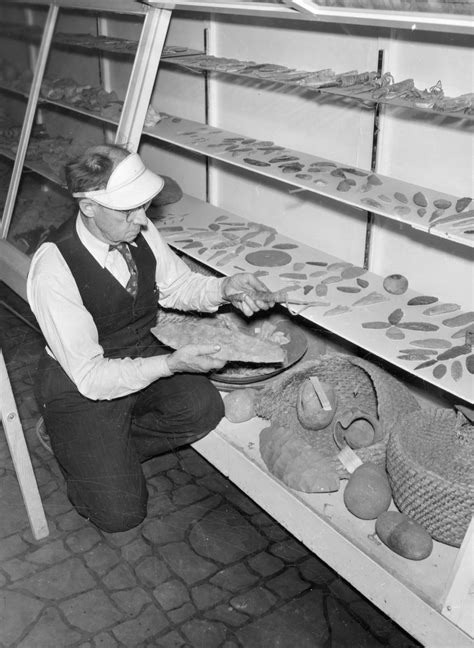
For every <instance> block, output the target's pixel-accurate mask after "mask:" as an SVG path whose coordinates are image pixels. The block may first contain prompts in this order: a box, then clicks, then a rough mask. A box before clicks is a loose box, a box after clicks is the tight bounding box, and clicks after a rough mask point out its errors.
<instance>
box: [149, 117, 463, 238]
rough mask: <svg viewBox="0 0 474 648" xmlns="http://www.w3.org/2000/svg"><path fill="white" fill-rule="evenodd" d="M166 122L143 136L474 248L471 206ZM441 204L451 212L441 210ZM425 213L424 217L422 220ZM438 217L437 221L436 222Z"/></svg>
mask: <svg viewBox="0 0 474 648" xmlns="http://www.w3.org/2000/svg"><path fill="white" fill-rule="evenodd" d="M161 116H162V120H161V121H160V122H159V123H158V124H157V125H156V126H154V127H153V128H146V129H144V134H146V135H149V136H151V137H154V138H156V139H159V140H161V141H164V142H168V143H170V144H174V145H176V146H179V147H181V148H184V149H187V150H189V151H193V152H195V153H201V154H203V155H206V156H209V157H212V158H215V159H217V160H221V161H223V162H226V163H228V164H232V165H234V166H238V167H240V168H243V169H247V170H250V171H252V172H254V173H259V174H262V175H264V176H267V177H269V178H274V179H275V180H280V181H283V182H285V183H288V184H291V185H294V186H296V187H300V188H301V189H305V190H307V191H311V192H313V193H317V194H321V195H323V196H327V197H329V198H333V199H335V200H338V201H340V202H343V203H346V204H348V205H352V206H353V207H357V208H359V209H362V210H364V211H369V212H371V213H374V214H378V215H379V216H383V217H385V218H389V219H391V220H395V221H398V222H401V223H405V224H406V225H409V226H410V227H413V228H414V229H418V230H421V231H422V232H426V233H428V234H432V235H434V236H438V237H441V238H447V239H449V240H452V241H455V242H457V243H460V244H461V245H466V246H468V247H474V213H473V212H472V210H469V209H468V206H469V205H466V207H465V208H464V210H463V211H462V212H461V213H457V211H456V209H455V206H456V205H459V204H460V203H459V202H458V201H459V200H460V198H461V197H457V196H452V195H449V194H446V193H441V192H438V191H435V190H433V189H429V188H426V187H419V186H417V185H414V184H411V183H408V182H403V181H402V180H397V179H395V178H390V177H388V176H382V175H380V174H373V173H372V172H371V171H367V170H364V169H359V168H355V167H351V165H348V164H344V163H341V162H334V161H332V160H327V159H324V158H321V157H318V156H315V155H309V154H308V153H301V152H300V151H295V150H293V149H289V148H286V147H282V146H278V144H274V143H273V142H264V141H259V140H255V139H253V138H247V137H245V136H244V135H241V134H238V133H233V132H230V131H225V130H223V129H221V128H213V127H212V126H206V125H205V124H202V123H199V122H195V121H191V120H189V119H181V118H179V117H174V116H172V115H167V114H166V113H161ZM285 160H286V161H285ZM344 180H345V181H344ZM343 181H344V183H343ZM342 188H343V189H342ZM417 194H422V196H421V197H420V196H418V198H415V200H418V202H420V203H423V204H424V202H423V200H424V201H426V206H425V207H421V206H419V205H417V204H415V202H414V197H415V195H417ZM438 201H442V202H438ZM437 204H438V205H441V204H445V205H449V208H447V209H439V208H438V207H437V206H436V205H437ZM470 204H471V205H472V203H470ZM420 209H423V210H424V212H425V213H424V215H423V216H420V213H421V212H419V210H420ZM434 215H436V218H434V219H433V220H431V219H432V218H433V216H434Z"/></svg>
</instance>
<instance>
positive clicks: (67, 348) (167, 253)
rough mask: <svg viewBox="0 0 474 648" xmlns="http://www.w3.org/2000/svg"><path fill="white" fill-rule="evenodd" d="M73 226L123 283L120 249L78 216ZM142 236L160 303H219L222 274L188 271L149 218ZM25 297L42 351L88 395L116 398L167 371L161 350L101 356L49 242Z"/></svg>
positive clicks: (192, 306) (210, 308) (204, 307)
mask: <svg viewBox="0 0 474 648" xmlns="http://www.w3.org/2000/svg"><path fill="white" fill-rule="evenodd" d="M76 231H77V234H78V236H79V239H80V240H81V242H82V243H83V245H84V246H85V247H86V248H87V250H89V252H90V253H91V254H92V256H93V257H94V258H95V260H96V261H97V262H98V263H99V264H100V265H101V267H103V268H106V269H107V270H109V272H111V274H112V275H113V276H114V277H115V278H116V279H117V280H118V281H119V282H120V283H121V284H122V286H126V284H127V281H128V279H129V276H130V273H129V271H128V268H127V265H126V262H125V259H124V258H123V256H122V255H121V254H120V252H119V251H118V250H113V251H109V246H108V244H107V243H104V242H102V241H100V240H99V239H98V238H96V237H95V236H93V235H92V234H91V233H90V232H89V230H88V229H87V228H86V227H85V225H84V223H83V222H82V219H81V217H80V215H79V216H78V217H77V221H76ZM142 235H143V237H144V238H145V240H146V241H147V243H148V245H149V246H150V248H151V250H152V252H153V254H154V255H155V257H156V285H157V286H158V289H159V303H160V305H162V306H164V307H166V308H176V309H178V310H197V311H202V312H215V311H216V310H217V309H218V307H219V306H220V305H221V304H222V303H223V299H222V281H223V279H222V278H218V277H208V276H205V275H201V274H198V273H193V272H191V270H190V269H189V268H188V266H187V265H186V264H185V263H184V261H182V260H181V259H180V258H179V257H178V256H177V255H176V254H175V253H174V252H173V251H172V250H171V249H170V248H169V246H168V245H167V243H166V242H165V241H164V240H163V238H162V236H161V234H160V233H159V232H158V231H157V229H156V228H155V226H154V225H153V223H152V222H151V221H150V220H148V227H146V228H144V229H142ZM27 297H28V302H29V304H30V307H31V310H32V311H33V313H34V314H35V316H36V319H37V320H38V323H39V325H40V327H41V330H42V332H43V335H44V337H45V339H46V342H47V347H46V350H47V352H48V353H49V354H50V355H51V356H52V357H53V358H55V359H56V360H57V361H58V362H59V364H60V365H61V366H62V368H63V369H64V371H65V372H66V373H67V375H68V376H69V378H70V379H71V380H72V381H73V382H74V383H75V384H76V386H77V388H78V390H79V391H80V393H81V394H83V395H84V396H86V397H87V398H91V399H93V400H110V399H113V398H118V397H120V396H125V395H127V394H131V393H133V392H136V391H138V390H140V389H143V388H144V387H147V386H148V385H149V384H150V383H152V382H153V381H154V380H156V379H158V378H162V377H165V376H169V375H170V371H169V368H168V364H167V362H166V358H167V356H165V355H161V356H154V357H151V358H135V359H132V358H119V359H108V358H104V350H103V348H102V346H101V345H100V344H99V336H98V331H97V327H96V325H95V323H94V320H93V319H92V316H91V315H90V313H89V312H88V311H87V310H86V308H85V307H84V305H83V302H82V299H81V296H80V293H79V290H78V288H77V285H76V282H75V280H74V278H73V276H72V274H71V271H70V269H69V266H68V265H67V263H66V261H65V260H64V258H63V256H62V255H61V253H60V251H59V249H58V248H57V246H56V245H55V244H54V243H43V244H42V245H41V246H40V247H39V248H38V250H37V251H36V253H35V254H34V256H33V259H32V262H31V266H30V271H29V274H28V279H27Z"/></svg>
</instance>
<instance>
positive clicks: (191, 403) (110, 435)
mask: <svg viewBox="0 0 474 648" xmlns="http://www.w3.org/2000/svg"><path fill="white" fill-rule="evenodd" d="M38 378H39V379H38V384H37V397H38V402H39V404H40V407H41V410H42V415H43V418H44V421H45V425H46V430H47V432H48V434H49V436H50V439H51V445H52V447H53V451H54V454H55V456H56V459H57V461H58V463H59V465H60V467H61V470H62V472H63V474H64V477H65V479H66V484H67V492H68V496H69V498H70V500H71V502H72V503H73V505H74V506H75V508H76V509H77V511H78V512H79V513H80V514H81V515H83V516H84V517H87V518H89V519H90V520H91V521H92V522H93V523H94V524H95V525H96V526H98V527H99V528H101V529H103V530H104V531H108V532H116V531H125V530H127V529H131V528H133V527H134V526H136V525H138V524H139V523H140V522H142V521H143V519H144V518H145V516H146V508H147V499H148V493H147V488H146V483H145V478H144V475H143V471H142V467H141V463H142V462H143V461H146V460H147V459H150V458H151V457H154V456H157V455H160V454H162V453H164V452H168V451H169V450H173V449H174V448H178V447H180V446H183V445H186V444H188V443H192V442H193V441H197V440H198V439H200V438H202V437H203V436H205V435H206V434H207V433H208V432H210V431H211V430H212V429H214V428H215V427H216V426H217V424H218V423H219V421H220V420H221V418H222V417H223V415H224V406H223V403H222V399H221V397H220V394H219V392H218V391H217V390H216V389H215V387H214V386H213V385H212V383H211V382H210V381H209V380H208V379H207V378H206V377H205V376H202V375H198V374H176V375H174V376H171V377H169V378H161V379H159V380H157V381H155V382H154V383H152V384H151V385H149V386H148V387H147V388H146V389H144V390H142V391H140V392H138V393H136V394H132V395H130V396H125V397H122V398H116V399H114V400H110V401H106V400H102V401H94V400H90V399H88V398H85V397H84V396H82V395H81V394H80V393H79V392H78V390H77V388H76V386H75V385H74V383H73V382H72V381H71V380H70V379H69V378H68V377H67V375H66V373H65V372H64V371H63V369H62V368H61V367H60V365H59V364H58V363H57V362H56V361H55V360H53V359H52V358H50V357H49V356H45V357H44V358H43V359H42V360H41V362H40V366H39V375H38Z"/></svg>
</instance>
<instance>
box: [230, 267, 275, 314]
mask: <svg viewBox="0 0 474 648" xmlns="http://www.w3.org/2000/svg"><path fill="white" fill-rule="evenodd" d="M256 291H263V292H268V288H267V287H266V286H265V284H264V283H262V282H261V281H260V279H257V277H256V276H255V275H253V274H252V273H251V272H240V273H238V274H235V275H232V277H226V278H225V279H224V281H223V283H222V296H223V297H224V299H227V300H229V301H230V299H231V297H232V295H237V294H242V299H241V300H239V301H237V300H232V303H233V304H234V306H236V308H238V309H239V310H241V311H242V312H243V313H244V314H245V315H247V317H250V316H251V315H253V314H254V313H256V312H257V311H259V310H268V309H269V308H273V306H275V302H268V301H263V300H261V299H254V298H252V297H251V296H250V295H252V293H255V292H256Z"/></svg>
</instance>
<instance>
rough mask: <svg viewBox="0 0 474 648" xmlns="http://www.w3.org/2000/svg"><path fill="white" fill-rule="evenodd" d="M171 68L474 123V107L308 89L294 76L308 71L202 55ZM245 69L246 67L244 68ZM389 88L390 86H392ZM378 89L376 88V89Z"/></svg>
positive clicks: (360, 90)
mask: <svg viewBox="0 0 474 648" xmlns="http://www.w3.org/2000/svg"><path fill="white" fill-rule="evenodd" d="M166 62H167V63H169V64H172V65H177V66H179V67H182V68H184V69H187V70H192V71H194V72H196V71H199V70H200V71H202V72H214V73H216V74H228V75H231V76H236V77H241V78H245V79H253V80H254V81H256V82H258V83H259V84H266V85H282V86H285V87H288V86H290V87H291V88H293V89H294V90H298V91H304V92H310V93H311V92H312V93H320V94H323V95H331V96H339V97H342V98H345V99H352V100H354V101H357V102H361V103H365V104H367V103H368V104H372V105H376V104H383V105H387V106H392V107H396V108H405V109H408V110H414V111H422V112H426V113H430V114H432V115H442V116H443V117H449V118H454V119H458V120H467V121H474V106H473V111H472V112H471V113H466V112H463V111H462V110H460V111H445V110H437V109H435V108H430V107H428V106H426V105H421V104H420V103H419V104H416V103H415V102H414V101H410V100H407V99H399V98H392V99H390V98H380V99H374V97H373V96H372V90H371V89H369V88H368V87H365V88H364V86H363V85H360V86H354V87H350V86H349V87H345V88H344V87H338V86H336V85H333V86H329V87H324V86H323V85H322V86H321V87H317V86H316V85H315V86H311V85H304V84H300V83H298V82H297V81H292V80H291V76H293V77H300V78H303V77H304V76H306V77H309V76H311V73H310V72H308V71H302V70H300V71H298V70H290V69H288V68H286V72H285V69H280V70H275V71H273V72H272V71H271V67H272V65H271V64H267V63H261V64H258V63H255V62H254V61H237V60H236V59H228V58H223V57H218V56H212V55H210V54H201V55H198V56H190V57H183V58H180V57H179V56H178V57H175V58H174V59H171V60H167V61H166ZM239 64H241V65H242V67H243V69H242V70H240V71H239V70H236V69H232V68H236V67H237V66H238V65H239ZM321 65H322V66H323V65H324V63H323V62H321ZM244 66H245V67H244ZM265 67H267V68H270V69H269V71H268V72H265V71H264V70H265ZM278 67H280V68H283V66H278ZM285 75H288V77H289V78H288V79H285V78H283V77H285ZM388 87H389V86H388ZM374 89H375V88H374Z"/></svg>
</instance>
